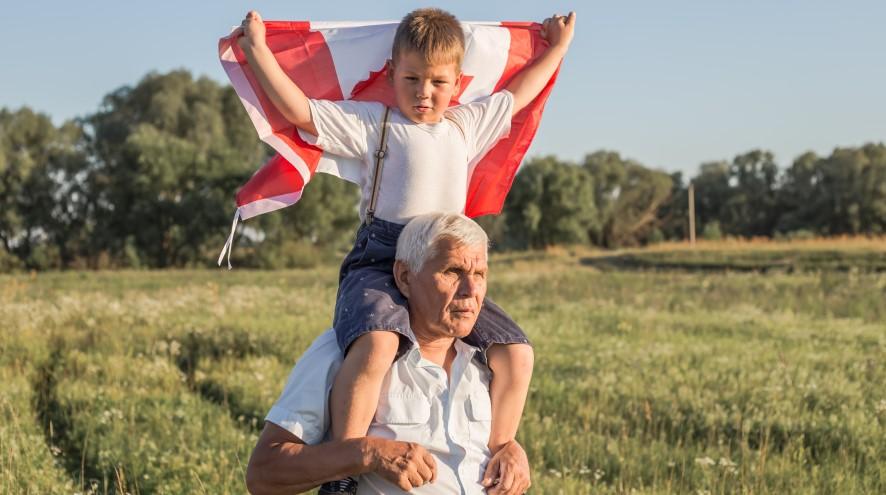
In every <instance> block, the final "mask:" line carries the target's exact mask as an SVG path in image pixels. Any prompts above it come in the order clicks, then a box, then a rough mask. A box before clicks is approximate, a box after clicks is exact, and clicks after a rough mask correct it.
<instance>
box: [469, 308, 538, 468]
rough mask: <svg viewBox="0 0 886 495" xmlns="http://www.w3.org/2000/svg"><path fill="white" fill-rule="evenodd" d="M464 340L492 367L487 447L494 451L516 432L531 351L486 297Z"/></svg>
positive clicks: (517, 328) (531, 362) (520, 333)
mask: <svg viewBox="0 0 886 495" xmlns="http://www.w3.org/2000/svg"><path fill="white" fill-rule="evenodd" d="M464 341H465V342H466V343H468V344H470V345H473V346H476V347H479V348H480V349H481V350H485V351H486V364H487V365H488V366H489V369H490V370H491V371H492V381H491V382H490V384H489V396H490V399H491V400H492V425H491V432H490V435H489V449H490V450H491V451H492V453H493V454H494V453H495V452H497V451H498V449H500V448H501V447H502V446H503V445H504V444H506V443H508V442H509V441H511V440H513V439H514V438H515V437H516V436H517V428H518V427H519V426H520V418H521V417H522V415H523V408H524V407H525V405H526V396H527V395H528V394H529V382H530V380H531V378H532V368H533V365H534V358H535V355H534V353H533V351H532V346H531V345H529V339H528V338H527V337H526V334H525V333H524V332H523V330H522V329H521V328H520V326H519V325H517V323H516V322H514V320H513V319H511V317H510V316H508V315H507V313H505V312H504V310H503V309H501V307H499V306H498V305H497V304H495V303H494V302H492V301H491V300H490V299H489V298H486V300H485V301H484V302H483V308H482V309H481V310H480V315H479V317H478V318H477V323H476V324H475V325H474V330H473V331H472V332H471V334H470V335H468V336H467V337H465V338H464Z"/></svg>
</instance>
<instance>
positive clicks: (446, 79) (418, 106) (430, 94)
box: [391, 51, 461, 124]
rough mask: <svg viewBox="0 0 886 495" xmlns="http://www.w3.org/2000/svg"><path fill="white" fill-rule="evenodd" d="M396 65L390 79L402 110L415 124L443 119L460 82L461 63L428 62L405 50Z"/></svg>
mask: <svg viewBox="0 0 886 495" xmlns="http://www.w3.org/2000/svg"><path fill="white" fill-rule="evenodd" d="M393 68H394V70H393V74H392V75H391V80H392V83H393V85H394V97H395V98H396V100H397V107H398V108H399V109H400V112H402V113H403V115H405V116H406V118H408V119H409V120H411V121H413V122H415V123H425V124H435V123H437V122H440V119H442V118H443V112H444V111H445V110H446V109H447V108H448V107H449V101H450V100H451V99H452V97H453V96H455V95H457V94H458V91H459V88H460V85H461V71H459V69H458V65H457V64H455V63H450V64H433V65H432V64H428V63H427V62H425V60H424V58H423V57H422V56H421V55H419V54H418V53H416V52H414V51H404V52H401V53H400V54H399V55H398V56H397V60H394V62H393Z"/></svg>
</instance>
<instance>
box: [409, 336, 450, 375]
mask: <svg viewBox="0 0 886 495" xmlns="http://www.w3.org/2000/svg"><path fill="white" fill-rule="evenodd" d="M416 340H417V341H418V349H419V351H420V352H421V357H423V358H425V359H427V360H428V361H430V362H432V363H434V364H436V365H438V366H440V367H441V368H443V369H444V370H445V371H446V374H447V375H448V374H449V368H450V367H451V366H452V362H453V361H454V360H455V355H456V351H455V338H453V337H439V338H433V339H422V338H421V337H419V336H418V335H416Z"/></svg>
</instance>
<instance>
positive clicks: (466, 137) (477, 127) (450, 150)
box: [300, 90, 514, 224]
mask: <svg viewBox="0 0 886 495" xmlns="http://www.w3.org/2000/svg"><path fill="white" fill-rule="evenodd" d="M309 101H310V106H311V118H312V119H313V121H314V126H315V127H316V128H317V134H318V136H317V137H316V138H315V137H314V136H311V135H309V134H307V133H304V132H302V133H300V134H301V136H302V138H304V139H305V140H306V141H307V142H308V143H310V144H314V145H316V146H319V147H320V148H322V149H323V151H325V152H327V153H332V154H335V155H340V156H343V157H347V158H355V159H358V160H360V161H361V162H362V163H363V164H364V165H365V166H364V168H363V173H362V174H361V182H360V186H361V196H362V199H361V202H360V216H361V218H362V217H363V216H364V214H365V211H366V208H367V207H368V206H369V197H370V195H371V194H372V173H373V172H372V171H373V169H374V168H375V151H376V149H378V147H379V144H380V137H381V126H382V120H383V119H384V111H385V107H384V105H383V104H381V103H377V102H360V101H350V100H345V101H335V102H334V101H329V100H309ZM513 107H514V96H513V95H512V94H511V93H510V92H508V91H504V90H503V91H499V92H497V93H494V94H492V95H489V96H487V97H484V98H481V99H478V100H476V101H473V102H471V103H467V104H464V105H458V106H454V107H451V108H449V109H447V110H446V112H445V114H444V116H445V118H443V119H442V120H441V121H440V122H438V123H436V124H416V123H414V122H412V121H411V120H409V119H408V118H406V117H405V116H404V115H403V114H402V113H400V111H399V110H397V109H396V108H392V109H391V115H390V117H389V121H388V126H389V127H388V143H387V144H388V153H387V155H386V156H385V160H384V168H383V169H382V175H381V184H380V188H379V197H378V201H377V204H376V210H375V216H376V218H380V219H382V220H387V221H389V222H395V223H401V224H405V223H407V222H408V221H409V220H410V219H411V218H413V217H415V216H416V215H421V214H424V213H429V212H435V211H445V212H458V213H462V212H464V208H465V201H466V199H467V191H468V178H469V177H468V175H469V170H470V169H471V167H472V166H473V165H475V164H476V162H477V161H479V159H480V158H482V157H483V155H485V154H486V152H487V151H489V149H490V148H492V147H493V146H494V145H495V144H496V143H497V142H498V141H499V140H501V139H502V138H505V137H507V135H508V132H509V131H510V129H511V113H512V110H513ZM462 132H464V134H462Z"/></svg>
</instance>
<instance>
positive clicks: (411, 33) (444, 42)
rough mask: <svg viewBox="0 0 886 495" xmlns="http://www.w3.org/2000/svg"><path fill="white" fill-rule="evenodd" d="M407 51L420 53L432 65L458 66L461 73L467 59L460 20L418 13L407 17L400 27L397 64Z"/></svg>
mask: <svg viewBox="0 0 886 495" xmlns="http://www.w3.org/2000/svg"><path fill="white" fill-rule="evenodd" d="M407 51H412V52H415V53H418V54H419V55H421V56H422V57H423V58H424V60H425V62H426V63H428V64H432V65H437V64H451V63H454V64H455V65H456V66H457V67H458V68H459V69H460V68H461V62H462V58H464V55H465V34H464V32H463V31H462V30H461V24H460V23H459V22H458V19H456V18H455V16H454V15H452V14H450V13H449V12H446V11H445V10H441V9H435V8H426V9H416V10H413V11H412V12H410V13H408V14H406V17H404V18H403V20H402V21H400V25H399V26H397V34H395V35H394V46H393V47H392V49H391V60H393V61H394V63H395V64H396V63H397V57H398V56H400V55H401V54H402V53H403V52H407Z"/></svg>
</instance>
